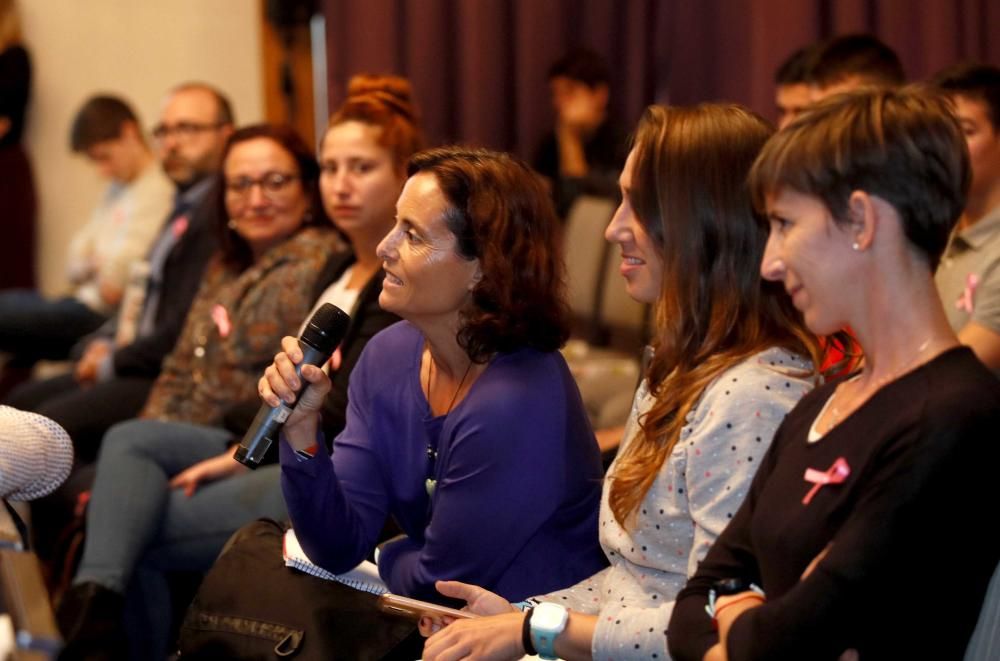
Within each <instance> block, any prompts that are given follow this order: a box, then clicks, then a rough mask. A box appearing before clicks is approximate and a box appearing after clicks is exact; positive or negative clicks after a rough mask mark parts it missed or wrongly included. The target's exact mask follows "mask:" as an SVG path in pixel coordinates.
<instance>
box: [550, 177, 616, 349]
mask: <svg viewBox="0 0 1000 661" xmlns="http://www.w3.org/2000/svg"><path fill="white" fill-rule="evenodd" d="M614 212H615V203H614V201H613V200H610V199H607V198H602V197H593V196H589V195H585V196H582V197H579V198H577V200H576V201H575V202H574V203H573V206H572V207H571V208H570V210H569V213H568V214H567V215H566V227H565V231H564V233H563V249H564V254H565V256H566V286H567V297H568V303H569V307H570V311H571V312H572V313H573V317H574V325H575V326H577V328H578V329H579V330H580V331H581V334H582V335H583V337H584V338H585V339H588V340H590V339H592V338H593V336H594V334H595V333H596V332H597V330H598V328H599V323H598V322H599V318H600V313H601V311H600V305H601V282H602V278H603V277H604V268H605V262H606V260H607V254H608V244H607V242H606V241H605V240H604V228H606V227H607V226H608V223H609V222H610V221H611V216H612V215H613V214H614Z"/></svg>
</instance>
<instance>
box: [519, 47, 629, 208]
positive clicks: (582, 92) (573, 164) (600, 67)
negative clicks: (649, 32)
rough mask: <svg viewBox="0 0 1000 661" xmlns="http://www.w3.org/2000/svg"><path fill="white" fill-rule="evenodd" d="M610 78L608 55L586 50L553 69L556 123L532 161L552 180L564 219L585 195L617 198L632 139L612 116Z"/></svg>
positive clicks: (554, 65) (553, 193)
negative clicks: (629, 139) (619, 174)
mask: <svg viewBox="0 0 1000 661" xmlns="http://www.w3.org/2000/svg"><path fill="white" fill-rule="evenodd" d="M610 80H611V74H610V72H609V70H608V65H607V63H606V62H605V61H604V58H602V57H601V56H600V55H598V54H597V53H595V52H593V51H590V50H586V49H579V50H575V51H572V52H570V53H568V54H567V55H565V56H564V57H562V58H561V59H559V60H558V61H557V62H555V64H553V65H552V68H551V69H549V90H550V91H551V93H552V108H553V110H554V111H555V119H556V125H555V127H554V128H553V130H552V131H550V132H549V133H548V134H546V135H545V137H544V138H542V141H541V143H540V144H539V146H538V150H537V153H536V154H535V159H534V162H533V164H532V165H533V166H534V168H535V169H536V170H537V171H538V172H539V173H541V174H542V175H544V176H545V177H546V178H547V179H548V181H549V183H550V185H551V188H552V196H553V198H554V200H555V203H556V211H557V212H558V213H559V216H560V217H561V218H565V217H566V214H567V213H568V212H569V209H570V207H571V206H572V205H573V201H574V200H575V199H576V198H577V197H579V196H580V195H598V196H602V197H610V198H617V197H618V173H619V172H621V169H622V167H623V166H624V164H625V156H626V155H627V154H628V141H627V139H626V136H625V131H624V130H623V129H622V128H621V127H620V126H618V125H617V124H616V123H615V122H614V121H613V120H612V119H611V118H610V116H609V115H608V102H609V100H610V93H611V89H610Z"/></svg>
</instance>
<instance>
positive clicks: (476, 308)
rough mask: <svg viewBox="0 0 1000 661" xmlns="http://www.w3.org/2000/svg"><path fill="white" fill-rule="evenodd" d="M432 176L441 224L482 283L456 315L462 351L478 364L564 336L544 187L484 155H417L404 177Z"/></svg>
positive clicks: (510, 162)
mask: <svg viewBox="0 0 1000 661" xmlns="http://www.w3.org/2000/svg"><path fill="white" fill-rule="evenodd" d="M422 172H426V173H430V174H432V175H433V176H434V178H435V179H436V180H437V184H438V186H439V187H440V189H441V192H442V193H443V195H444V197H445V199H447V200H448V204H449V208H448V210H447V211H446V212H445V223H446V225H447V226H448V229H449V230H451V232H452V234H454V235H455V238H456V249H457V252H458V254H459V255H461V256H462V257H464V258H465V259H478V260H479V266H480V270H481V272H482V278H481V279H480V280H479V282H478V283H477V284H476V285H475V287H474V288H473V290H472V296H471V298H470V301H469V303H468V305H466V307H465V308H464V309H463V310H462V311H461V326H460V328H459V331H458V342H459V345H461V347H462V348H463V349H464V350H465V351H466V353H468V355H469V357H470V358H471V359H472V360H473V361H476V362H480V363H481V362H485V361H487V360H489V358H490V356H492V355H493V354H495V353H505V352H510V351H514V350H517V349H521V348H523V347H531V348H534V349H538V350H539V351H554V350H556V349H558V348H559V347H560V346H562V345H563V343H564V342H565V341H566V338H567V337H568V336H569V309H568V307H567V305H566V301H565V284H564V275H563V261H562V253H561V248H560V238H559V220H558V218H557V216H556V212H555V208H554V207H553V206H552V199H551V196H550V195H549V194H548V191H546V189H545V186H544V184H543V183H542V181H541V179H540V178H539V177H538V175H536V174H535V173H534V172H532V170H531V169H530V168H529V167H528V166H527V165H526V164H525V163H523V162H522V161H520V160H518V159H516V158H514V157H512V156H510V155H508V154H503V153H499V152H494V151H488V150H485V149H471V148H466V147H441V148H438V149H429V150H426V151H422V152H419V153H417V154H416V155H414V156H413V158H411V159H410V163H409V168H408V174H409V176H411V177H412V176H413V175H415V174H417V173H422Z"/></svg>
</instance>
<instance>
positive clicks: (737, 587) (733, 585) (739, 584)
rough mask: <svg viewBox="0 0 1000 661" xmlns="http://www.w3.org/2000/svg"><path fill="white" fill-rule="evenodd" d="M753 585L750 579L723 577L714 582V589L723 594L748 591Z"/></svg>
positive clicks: (720, 594)
mask: <svg viewBox="0 0 1000 661" xmlns="http://www.w3.org/2000/svg"><path fill="white" fill-rule="evenodd" d="M751 585H752V583H750V581H748V580H746V579H743V578H723V579H720V580H718V581H716V582H715V583H714V584H712V589H713V590H715V594H717V595H719V596H722V595H729V594H738V593H740V592H746V591H747V590H749V589H750V586H751Z"/></svg>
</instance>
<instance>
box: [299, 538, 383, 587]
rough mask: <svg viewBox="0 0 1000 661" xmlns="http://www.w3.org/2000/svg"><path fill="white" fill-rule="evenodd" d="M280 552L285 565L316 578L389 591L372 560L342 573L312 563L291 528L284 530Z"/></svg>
mask: <svg viewBox="0 0 1000 661" xmlns="http://www.w3.org/2000/svg"><path fill="white" fill-rule="evenodd" d="M281 554H282V556H283V557H284V558H285V566H286V567H292V568H294V569H298V570H299V571H302V572H305V573H307V574H310V575H312V576H316V577H317V578H323V579H326V580H328V581H337V582H339V583H343V584H344V585H348V586H350V587H352V588H354V589H355V590H362V591H364V592H370V593H372V594H385V593H386V592H388V591H389V588H388V586H387V585H386V584H385V583H384V582H383V581H382V579H381V578H380V577H379V575H378V567H377V566H376V565H375V563H374V562H369V561H368V560H365V561H364V562H362V563H361V564H360V565H358V566H357V567H355V568H354V569H352V570H351V571H349V572H345V573H343V574H334V573H333V572H329V571H327V570H325V569H323V568H322V567H320V566H318V565H316V564H313V562H312V561H311V560H309V558H308V557H306V553H305V551H303V550H302V546H301V545H300V544H299V540H298V539H297V538H296V537H295V531H294V530H292V529H291V528H289V529H288V530H287V531H285V541H284V543H283V544H282V551H281Z"/></svg>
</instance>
